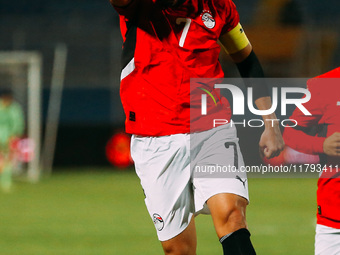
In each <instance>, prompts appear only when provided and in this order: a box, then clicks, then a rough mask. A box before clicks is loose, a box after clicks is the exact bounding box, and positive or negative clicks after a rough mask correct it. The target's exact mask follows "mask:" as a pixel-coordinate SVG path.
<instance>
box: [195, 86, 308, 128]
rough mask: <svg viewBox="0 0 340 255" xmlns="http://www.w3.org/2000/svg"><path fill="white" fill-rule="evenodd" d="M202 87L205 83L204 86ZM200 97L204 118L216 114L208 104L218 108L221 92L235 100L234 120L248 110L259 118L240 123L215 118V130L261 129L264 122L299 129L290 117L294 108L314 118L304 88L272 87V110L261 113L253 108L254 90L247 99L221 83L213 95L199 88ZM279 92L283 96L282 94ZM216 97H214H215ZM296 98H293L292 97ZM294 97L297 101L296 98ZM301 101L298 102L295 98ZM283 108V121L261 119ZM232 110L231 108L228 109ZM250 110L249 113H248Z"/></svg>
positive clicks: (249, 88) (248, 94)
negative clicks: (236, 128)
mask: <svg viewBox="0 0 340 255" xmlns="http://www.w3.org/2000/svg"><path fill="white" fill-rule="evenodd" d="M201 84H203V83H201ZM198 89H199V90H200V91H202V93H201V98H200V105H201V107H200V109H201V116H202V117H204V116H208V115H209V111H212V112H213V110H214V109H213V107H211V104H210V107H209V103H208V101H209V100H212V102H213V104H214V105H215V106H217V105H218V103H219V102H222V101H221V100H220V97H218V96H217V95H219V93H217V92H216V89H217V90H220V93H223V90H224V91H225V92H228V93H230V94H231V97H232V116H245V115H246V110H248V111H249V112H250V113H251V114H253V115H255V116H259V117H258V118H257V117H256V118H250V119H247V118H244V119H241V120H238V121H233V120H232V119H228V118H213V119H211V121H212V123H211V124H212V127H217V126H220V125H225V124H230V125H232V126H233V125H241V126H243V127H246V126H248V127H262V126H264V125H265V122H269V123H270V124H271V125H272V126H273V125H274V124H275V123H276V122H278V123H279V124H280V125H281V126H282V127H296V126H297V125H298V121H297V120H295V119H291V118H289V117H287V116H289V115H290V114H289V112H288V111H287V108H288V106H289V105H291V106H292V107H293V108H295V107H296V108H298V109H300V111H301V112H302V113H303V114H304V115H305V116H311V115H312V114H311V113H310V111H308V109H307V108H306V107H305V106H304V104H305V103H307V102H308V101H309V100H310V99H311V93H310V92H309V91H308V89H306V88H303V87H282V86H281V87H272V96H271V99H272V104H271V107H270V108H269V109H266V110H259V109H257V108H256V107H255V106H254V104H255V103H254V100H253V98H254V96H253V94H254V89H253V88H252V87H248V88H247V93H246V94H247V95H245V94H244V92H243V90H242V89H241V88H240V87H239V86H237V85H234V84H230V83H228V84H227V83H221V84H214V85H213V90H212V91H214V92H210V91H209V90H208V89H207V88H202V87H198ZM255 89H265V87H263V88H261V87H258V88H255ZM279 92H280V93H279ZM214 95H215V96H214ZM292 95H293V96H292ZM294 97H295V98H294ZM296 97H298V98H296ZM279 106H280V115H281V119H266V120H263V119H262V118H261V116H265V115H270V114H272V113H274V112H275V111H276V110H277V109H278V107H279ZM228 107H229V106H228ZM246 107H247V109H246ZM293 108H292V109H293Z"/></svg>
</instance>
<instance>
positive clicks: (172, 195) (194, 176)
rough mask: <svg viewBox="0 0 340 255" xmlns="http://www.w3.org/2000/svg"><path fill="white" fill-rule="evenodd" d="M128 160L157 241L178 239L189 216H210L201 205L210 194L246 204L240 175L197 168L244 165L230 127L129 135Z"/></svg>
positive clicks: (246, 187) (243, 177)
mask: <svg viewBox="0 0 340 255" xmlns="http://www.w3.org/2000/svg"><path fill="white" fill-rule="evenodd" d="M131 156H132V158H133V160H134V162H135V168H136V173H137V175H138V176H139V178H140V180H141V185H142V187H143V190H144V194H145V204H146V207H147V209H148V211H149V214H150V216H151V218H152V220H153V222H154V224H155V227H156V230H157V235H158V239H159V240H160V241H166V240H169V239H171V238H173V237H175V236H177V235H178V234H180V233H181V232H182V231H183V230H184V229H185V228H186V227H187V226H188V224H189V222H190V220H191V217H192V216H193V215H194V213H196V214H198V213H210V212H209V209H208V208H207V205H206V201H207V200H208V199H209V198H210V197H212V196H213V195H216V194H219V193H233V194H237V195H239V196H242V197H244V198H246V199H247V200H249V196H248V183H247V179H246V174H245V173H239V172H237V173H234V172H233V173H231V174H229V173H228V174H227V175H221V173H219V174H217V172H216V167H215V168H214V172H207V171H206V169H207V168H205V169H204V168H203V167H201V168H200V167H198V168H197V166H207V165H213V164H215V165H219V166H222V165H223V166H230V165H232V166H235V165H236V166H237V167H238V168H239V167H240V166H242V165H244V162H243V158H242V155H241V152H240V148H239V145H238V138H237V136H236V129H235V127H230V126H229V125H224V126H220V127H217V128H214V129H212V130H208V131H204V132H200V133H195V134H191V135H190V134H175V135H170V136H162V137H139V136H132V140H131ZM197 169H198V170H200V172H199V173H197ZM210 170H211V169H210ZM222 174H224V173H222Z"/></svg>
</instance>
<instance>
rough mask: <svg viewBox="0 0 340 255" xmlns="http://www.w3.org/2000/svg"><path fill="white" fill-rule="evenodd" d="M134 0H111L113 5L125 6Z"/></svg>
mask: <svg viewBox="0 0 340 255" xmlns="http://www.w3.org/2000/svg"><path fill="white" fill-rule="evenodd" d="M132 1H133V0H110V3H111V4H112V5H113V6H117V7H124V6H127V5H128V4H129V3H130V2H132Z"/></svg>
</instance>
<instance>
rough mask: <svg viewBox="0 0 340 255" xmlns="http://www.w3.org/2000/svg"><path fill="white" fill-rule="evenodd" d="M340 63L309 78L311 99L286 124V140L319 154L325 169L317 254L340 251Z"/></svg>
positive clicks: (319, 194) (320, 191)
mask: <svg viewBox="0 0 340 255" xmlns="http://www.w3.org/2000/svg"><path fill="white" fill-rule="evenodd" d="M339 78H340V67H339V68H336V69H334V70H332V71H330V72H328V73H326V74H323V75H320V76H318V77H316V78H314V79H310V80H309V81H308V84H307V87H308V90H309V91H310V92H311V100H310V101H308V102H307V103H305V104H304V106H305V107H306V109H308V111H309V112H310V113H311V114H312V115H311V116H305V115H304V114H303V113H302V112H301V111H300V110H299V109H298V108H297V109H296V110H295V111H294V112H293V115H292V116H291V119H295V120H296V121H297V122H298V126H296V127H295V128H286V129H285V131H284V140H285V142H286V144H287V145H288V146H290V147H292V148H293V149H296V150H297V151H300V152H304V153H308V154H319V155H320V159H321V161H320V164H321V165H320V166H321V168H323V169H324V171H323V172H322V174H321V175H320V178H319V181H318V191H317V205H318V210H317V226H316V236H315V254H318V255H333V254H334V255H335V254H340V170H339V168H340V79H339Z"/></svg>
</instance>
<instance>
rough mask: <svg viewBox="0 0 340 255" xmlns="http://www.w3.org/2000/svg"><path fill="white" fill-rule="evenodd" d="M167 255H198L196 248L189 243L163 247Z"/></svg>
mask: <svg viewBox="0 0 340 255" xmlns="http://www.w3.org/2000/svg"><path fill="white" fill-rule="evenodd" d="M163 250H164V254H165V255H196V251H195V247H193V246H192V245H190V244H189V243H177V244H175V243H173V244H170V245H163Z"/></svg>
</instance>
